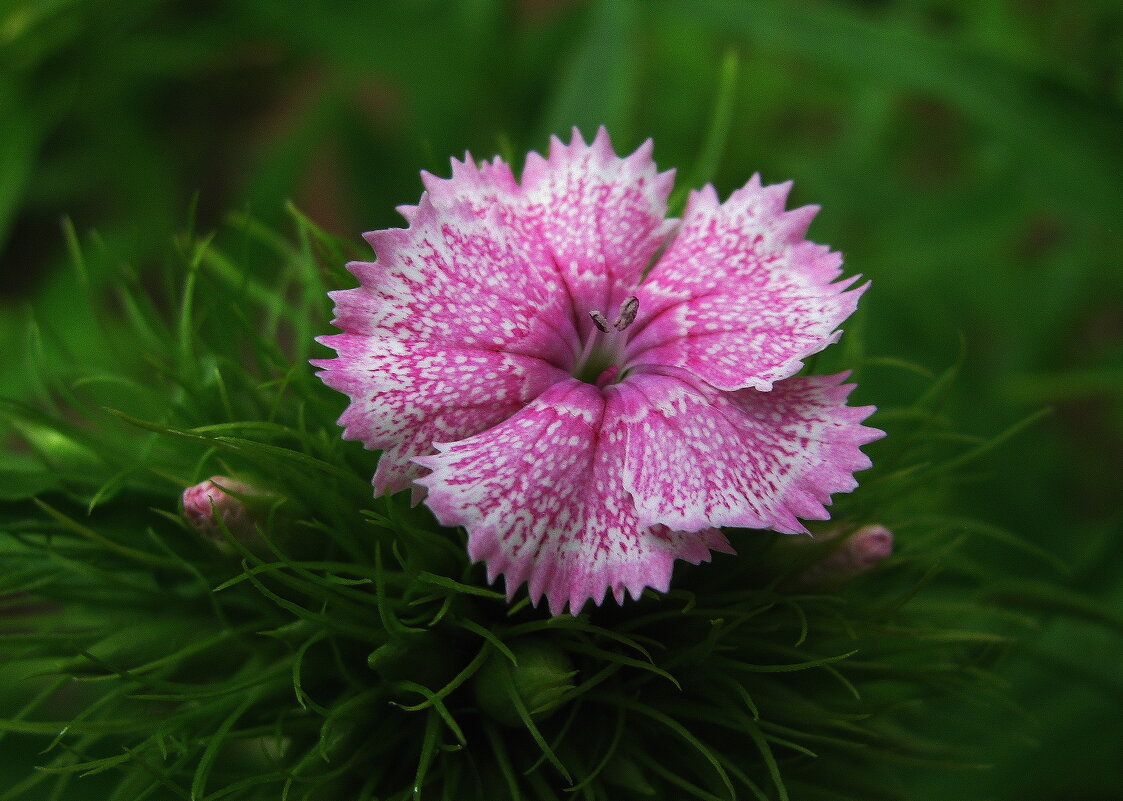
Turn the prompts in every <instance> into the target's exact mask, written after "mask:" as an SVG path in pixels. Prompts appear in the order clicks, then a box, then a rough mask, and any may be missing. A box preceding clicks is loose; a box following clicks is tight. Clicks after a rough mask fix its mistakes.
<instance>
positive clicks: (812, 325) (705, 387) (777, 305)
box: [313, 128, 881, 615]
mask: <svg viewBox="0 0 1123 801" xmlns="http://www.w3.org/2000/svg"><path fill="white" fill-rule="evenodd" d="M651 151H652V144H651V142H650V141H648V142H646V143H645V144H644V145H643V146H642V147H640V148H639V150H637V151H636V152H635V153H633V154H632V155H630V156H628V157H626V158H620V157H618V156H617V155H616V154H615V152H614V151H613V149H612V145H611V143H610V142H609V138H608V134H607V133H606V132H605V130H604V129H603V128H602V129H600V131H598V133H597V136H596V138H595V139H594V140H593V142H592V144H589V145H587V144H585V142H584V141H583V139H582V138H581V136H580V134H579V133H578V132H577V131H576V130H575V131H574V134H573V140H572V142H571V143H570V144H569V145H565V144H563V143H562V142H560V141H559V140H557V139H556V138H555V139H553V140H551V146H550V155H549V158H543V157H542V156H540V155H538V154H537V153H531V154H530V155H529V156H528V157H527V161H526V167H525V169H524V170H523V174H522V178H521V180H518V179H516V178H515V176H514V174H513V173H512V171H511V168H510V167H509V166H508V165H506V164H505V163H503V162H502V161H501V160H499V159H498V158H496V159H494V160H493V161H492V162H490V163H488V162H485V163H483V164H481V165H479V166H477V165H476V164H475V163H474V162H473V161H472V160H471V158H470V157H466V158H465V160H464V162H457V161H455V160H454V161H453V162H452V178H450V179H440V178H436V177H434V176H432V175H429V174H425V173H423V175H422V177H423V180H424V182H425V187H426V189H427V190H428V191H427V192H426V193H425V194H423V195H422V196H421V200H420V202H419V203H418V205H416V206H403V207H401V208H400V209H399V210H400V211H401V212H402V214H403V216H405V218H406V221H407V222H408V224H409V227H408V228H405V229H390V230H385V231H374V232H372V233H369V234H366V239H367V241H368V242H369V243H370V245H371V246H372V247H373V248H374V250H375V253H376V255H377V259H378V260H377V261H376V262H353V263H351V264H349V265H348V269H350V270H351V272H352V273H354V274H355V276H356V277H357V278H358V279H359V282H360V286H359V287H358V288H355V289H347V290H342V291H338V292H333V293H331V295H332V298H333V299H334V300H335V303H336V315H337V316H336V320H335V321H334V323H335V325H336V326H337V327H339V328H340V329H341V330H342V331H343V332H344V333H342V334H335V335H332V336H326V337H322V338H321V340H320V341H321V342H323V343H324V344H325V345H328V346H330V347H331V348H333V349H334V350H335V351H336V352H337V354H338V357H337V358H335V359H330V360H317V361H315V362H313V363H314V364H315V365H316V366H318V367H321V368H323V372H321V373H320V374H319V375H320V377H321V378H322V379H323V380H324V382H325V383H326V384H327V385H328V386H330V387H333V388H335V389H337V390H339V391H340V392H343V393H345V394H347V395H348V396H350V399H351V403H350V405H349V406H348V408H347V410H346V411H345V412H344V414H343V416H342V417H341V418H340V421H339V422H340V425H342V426H343V427H344V434H343V436H344V437H345V438H346V439H356V440H360V441H362V442H363V443H364V444H365V445H366V446H367V447H368V448H376V449H380V450H382V456H381V459H380V461H379V464H378V469H377V471H376V472H375V474H374V479H373V484H374V489H375V492H376V493H378V494H382V493H385V492H397V491H399V490H404V489H406V488H409V487H413V488H414V492H415V499H416V498H420V497H422V496H424V497H425V502H426V504H427V505H428V506H429V507H430V508H431V509H432V511H433V512H434V514H435V515H436V516H437V518H438V520H440V522H441V523H442V524H444V525H448V526H463V527H464V528H465V529H466V530H467V532H468V552H469V556H470V557H471V558H472V559H473V560H475V561H480V560H482V561H484V562H486V563H487V570H488V579H489V581H494V580H495V578H496V577H497V576H498V575H500V574H503V575H504V577H505V579H506V585H507V592H508V595H513V594H514V592H515V590H516V589H517V588H518V587H519V586H520V585H522V584H523V583H524V582H526V583H527V584H528V585H529V586H528V588H529V592H530V597H531V598H532V599H533V600H534V602H535V603H537V602H538V601H539V600H540V599H541V598H542V596H545V597H546V598H547V599H548V601H549V605H550V611H551V612H552V613H553V614H555V615H557V614H561V613H562V611H563V610H564V609H565V606H566V604H567V603H568V604H569V609H570V612H571V613H573V614H577V612H578V611H579V610H580V609H581V607H582V606H583V605H584V603H585V601H587V600H589V599H592V600H593V601H594V602H596V603H597V604H599V603H601V601H602V599H603V597H604V594H605V591H606V590H609V589H611V590H612V593H613V595H614V596H615V598H616V600H617V602H618V603H622V602H623V597H624V592H625V590H626V591H627V592H629V593H630V594H631V595H632V597H633V598H637V597H639V595H640V593H641V592H642V591H643V589H644V588H645V587H653V588H655V589H657V590H660V591H666V590H667V588H668V586H669V584H670V577H671V569H672V566H673V563H674V561H675V560H676V559H685V560H687V561H689V562H692V563H695V564H697V563H698V562H701V561H705V560H707V559H708V558H709V555H710V551H711V550H717V551H722V552H726V553H732V552H733V549H732V548H731V547H730V545H729V543H728V541H727V540H726V538H725V536H724V535H723V534H722V533H721V531H720V530H719V528H718V527H719V526H740V527H750V528H771V529H775V530H777V531H782V532H788V533H796V532H804V531H806V529H805V528H804V527H803V525H802V524H801V523H800V522H799V520H798V518H806V519H826V518H827V517H829V515H828V513H827V511H826V509H825V508H824V504H827V503H829V502H830V495H831V493H834V492H845V491H849V490H852V489H853V488H854V487H855V486H857V482H856V481H855V480H854V477H853V473H854V471H855V470H861V469H864V468H866V467H868V466H869V464H870V462H869V459H868V458H867V457H866V456H865V455H864V454H862V453H861V451H860V450H859V446H860V445H863V444H865V443H867V442H870V441H871V440H873V439H876V438H878V437H879V436H881V432H880V431H876V430H874V429H871V428H866V427H864V426H862V425H861V421H862V420H864V419H865V418H866V417H867V416H868V415H869V414H870V413H871V412H872V411H873V407H862V408H849V407H847V406H846V405H845V399H846V396H847V394H848V393H849V391H850V389H851V386H849V385H844V384H842V381H843V379H844V378H845V375H841V376H829V377H806V378H793V377H792V376H793V375H794V374H795V373H796V372H797V371H798V370H799V369H800V367H801V366H802V362H801V360H802V359H803V358H805V357H806V356H808V355H810V354H813V353H816V352H818V351H820V350H822V349H823V348H825V347H827V346H828V345H830V344H831V343H833V342H835V341H836V340H837V339H838V337H839V335H840V334H841V332H840V331H838V330H837V327H838V325H839V324H840V323H841V322H842V321H843V320H845V319H846V318H847V317H848V316H849V315H850V314H851V313H852V312H853V311H854V309H855V306H856V304H857V300H858V296H859V295H860V294H861V292H862V290H864V288H865V287H864V286H863V287H860V288H859V289H856V290H852V291H844V290H845V289H847V287H849V286H850V285H851V284H852V283H853V282H854V280H855V279H854V278H851V279H847V280H844V281H839V282H836V283H832V281H835V279H837V278H838V277H839V275H840V272H841V271H840V265H841V262H842V259H841V257H840V256H839V254H837V253H832V252H831V251H830V249H829V248H827V247H825V246H822V245H816V244H812V243H810V242H806V241H804V239H803V235H804V232H805V231H806V230H807V226H808V225H809V224H810V222H811V219H812V217H813V216H814V215H815V213H816V211H817V209H816V207H814V206H805V207H802V208H798V209H795V210H792V211H784V203H785V199H786V197H787V194H788V190H789V189H790V184H781V185H778V186H768V187H764V186H761V183H760V178H759V176H755V175H754V176H753V178H752V180H751V181H749V183H748V184H747V185H746V186H745V187H744V188H742V189H739V190H737V191H736V192H734V193H733V195H732V196H731V197H730V198H729V199H728V200H727V201H726V202H725V203H720V202H719V200H718V196H717V193H716V192H715V191H714V189H713V187H711V186H707V187H705V188H703V189H702V190H701V191H697V192H694V193H692V194H691V197H690V199H689V202H688V204H687V207H686V211H685V214H684V216H683V219H682V220H681V221H680V220H669V219H664V215H665V213H666V207H667V196H668V194H669V193H670V190H671V185H672V182H673V172H664V173H659V172H658V171H657V170H656V167H655V163H654V162H653V161H652V159H651Z"/></svg>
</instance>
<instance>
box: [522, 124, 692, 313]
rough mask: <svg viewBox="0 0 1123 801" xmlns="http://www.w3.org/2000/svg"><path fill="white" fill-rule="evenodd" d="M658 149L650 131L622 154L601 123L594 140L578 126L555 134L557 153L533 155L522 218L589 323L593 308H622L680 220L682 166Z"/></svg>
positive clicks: (525, 177)
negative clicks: (675, 216)
mask: <svg viewBox="0 0 1123 801" xmlns="http://www.w3.org/2000/svg"><path fill="white" fill-rule="evenodd" d="M652 149H653V145H652V142H651V140H650V139H648V140H647V141H646V142H644V143H643V144H642V145H641V146H640V147H639V149H638V150H636V151H635V152H634V153H632V154H631V155H630V156H627V157H625V158H620V157H619V156H617V155H616V153H615V151H613V149H612V142H611V141H610V140H609V137H608V132H607V131H606V130H605V129H604V127H603V126H601V128H600V129H598V131H597V135H596V138H595V139H594V140H593V142H592V144H589V145H586V144H585V142H584V140H583V139H582V138H581V134H580V133H579V132H578V130H577V129H576V128H574V129H573V139H572V141H571V142H570V144H569V145H565V144H563V143H562V142H561V140H559V139H558V138H557V137H552V138H551V139H550V155H549V158H542V156H540V155H538V154H537V153H530V154H529V155H528V156H527V159H526V167H525V169H524V170H523V175H522V207H521V208H520V210H519V217H520V221H521V224H522V225H524V226H529V228H530V230H533V231H535V232H536V233H537V235H538V237H539V239H540V241H541V242H542V243H543V244H544V245H545V247H546V249H547V251H548V253H549V255H550V257H551V258H552V260H553V261H554V263H555V264H556V265H557V267H558V269H559V270H560V271H561V273H562V275H563V276H564V277H565V280H566V283H567V285H568V287H569V290H570V292H571V293H572V295H573V298H574V306H575V308H576V309H577V312H578V316H579V317H580V318H582V321H583V322H584V323H586V324H588V322H589V321H588V319H587V318H588V313H589V312H590V311H594V310H595V311H600V312H602V313H603V314H606V315H609V314H613V313H615V312H616V310H617V309H618V307H619V306H620V304H621V303H622V302H623V301H624V299H625V298H626V297H628V295H630V294H631V293H632V290H633V287H634V286H635V285H636V284H637V283H639V280H640V277H641V276H642V275H643V271H644V270H645V269H646V267H647V265H648V263H649V262H650V261H651V258H652V257H653V256H654V255H655V253H656V251H657V250H658V249H659V248H660V247H661V246H662V245H663V244H664V242H665V240H666V237H667V235H668V234H669V233H670V232H671V231H672V230H673V228H674V225H675V221H673V220H665V219H664V215H665V214H666V212H667V197H668V195H670V192H671V187H672V185H673V183H674V171H673V170H672V171H668V172H664V173H659V172H658V171H657V169H656V167H655V162H654V161H653V160H652V158H651V152H652ZM583 333H587V331H584V332H583Z"/></svg>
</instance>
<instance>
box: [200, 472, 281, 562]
mask: <svg viewBox="0 0 1123 801" xmlns="http://www.w3.org/2000/svg"><path fill="white" fill-rule="evenodd" d="M269 497H270V496H269V495H268V494H267V493H264V492H262V491H261V490H260V489H258V488H257V487H254V486H251V485H249V484H247V483H245V482H244V481H236V480H235V479H232V478H227V477H226V476H211V477H210V478H208V479H207V480H206V481H202V482H200V483H198V484H196V485H195V486H193V487H188V488H187V489H185V490H184V491H183V515H184V517H186V518H187V521H188V522H189V523H190V524H191V525H192V526H193V527H194V528H195V530H196V531H198V532H200V533H201V534H204V535H206V536H207V537H208V538H209V539H211V540H213V541H214V542H216V543H223V544H225V539H224V537H223V534H222V528H223V527H224V526H225V528H226V529H227V530H228V531H229V532H230V533H231V534H232V535H233V536H235V537H238V538H240V539H243V540H244V541H245V542H246V543H247V544H250V543H256V542H257V541H258V540H259V539H260V538H259V535H258V533H257V529H256V527H255V524H256V523H257V522H259V520H258V517H259V515H258V513H259V512H260V511H262V510H263V509H264V507H265V504H266V503H267V502H268V500H269ZM220 547H221V546H220Z"/></svg>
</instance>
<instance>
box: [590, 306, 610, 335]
mask: <svg viewBox="0 0 1123 801" xmlns="http://www.w3.org/2000/svg"><path fill="white" fill-rule="evenodd" d="M589 316H590V317H592V318H593V325H595V326H596V327H597V328H599V329H600V330H601V332H602V333H605V334H607V333H608V320H606V319H604V315H603V314H601V313H600V312H599V311H591V312H589Z"/></svg>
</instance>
